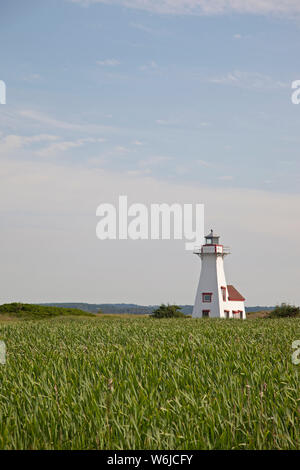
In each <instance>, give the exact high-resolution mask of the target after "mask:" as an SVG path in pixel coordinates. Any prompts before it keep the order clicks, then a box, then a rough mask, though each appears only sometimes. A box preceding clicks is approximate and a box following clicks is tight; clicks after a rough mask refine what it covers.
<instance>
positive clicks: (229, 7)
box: [69, 0, 300, 16]
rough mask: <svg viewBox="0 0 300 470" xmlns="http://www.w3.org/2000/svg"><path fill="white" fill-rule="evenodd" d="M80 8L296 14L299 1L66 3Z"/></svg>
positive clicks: (114, 0) (87, 0) (75, 0)
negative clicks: (94, 6)
mask: <svg viewBox="0 0 300 470" xmlns="http://www.w3.org/2000/svg"><path fill="white" fill-rule="evenodd" d="M69 1H71V2H72V3H78V4H80V5H82V6H88V5H91V4H95V3H104V4H109V5H121V6H123V7H127V8H133V9H138V10H145V11H149V12H152V13H161V14H173V15H174V14H175V15H176V14H177V15H193V14H194V15H217V14H224V13H232V12H236V13H248V14H262V15H266V14H277V15H290V16H292V15H295V14H300V2H299V0H69Z"/></svg>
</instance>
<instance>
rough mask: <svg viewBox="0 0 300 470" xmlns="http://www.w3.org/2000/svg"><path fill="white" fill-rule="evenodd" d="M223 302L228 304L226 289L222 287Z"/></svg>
mask: <svg viewBox="0 0 300 470" xmlns="http://www.w3.org/2000/svg"><path fill="white" fill-rule="evenodd" d="M221 291H222V297H223V301H224V302H226V287H221Z"/></svg>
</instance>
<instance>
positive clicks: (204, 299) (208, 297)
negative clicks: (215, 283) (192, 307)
mask: <svg viewBox="0 0 300 470" xmlns="http://www.w3.org/2000/svg"><path fill="white" fill-rule="evenodd" d="M211 298H212V293H211V292H203V294H202V302H211Z"/></svg>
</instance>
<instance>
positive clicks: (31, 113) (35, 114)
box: [18, 109, 116, 133]
mask: <svg viewBox="0 0 300 470" xmlns="http://www.w3.org/2000/svg"><path fill="white" fill-rule="evenodd" d="M18 115H19V116H21V117H22V118H27V119H30V120H33V121H36V122H37V123H39V124H42V125H46V126H47V127H49V126H50V127H54V128H57V129H63V130H69V131H80V132H91V133H93V132H106V131H116V128H114V127H111V126H102V125H99V124H78V123H74V122H69V121H63V120H60V119H56V118H53V117H51V116H48V115H47V114H44V113H41V112H39V111H35V110H33V109H24V110H21V111H18Z"/></svg>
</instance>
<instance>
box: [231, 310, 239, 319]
mask: <svg viewBox="0 0 300 470" xmlns="http://www.w3.org/2000/svg"><path fill="white" fill-rule="evenodd" d="M239 313H240V312H239V311H238V310H232V314H233V318H239V317H238V315H239Z"/></svg>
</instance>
